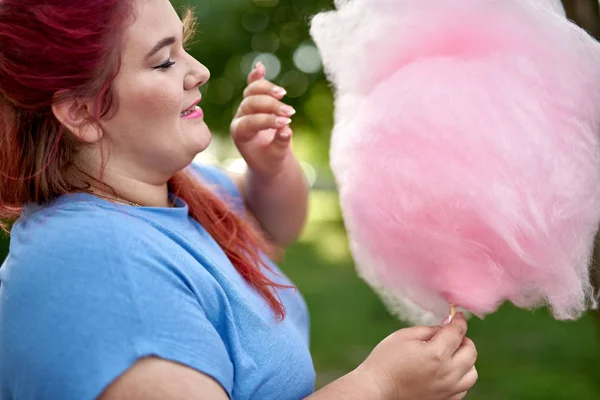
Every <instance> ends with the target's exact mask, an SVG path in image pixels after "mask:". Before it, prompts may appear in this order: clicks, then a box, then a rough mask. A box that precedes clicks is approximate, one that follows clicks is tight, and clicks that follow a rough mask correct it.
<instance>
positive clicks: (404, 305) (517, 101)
mask: <svg viewBox="0 0 600 400" xmlns="http://www.w3.org/2000/svg"><path fill="white" fill-rule="evenodd" d="M336 4H337V6H338V9H337V10H335V11H330V12H325V13H321V14H319V15H317V16H315V17H314V19H313V21H312V27H311V35H312V36H313V38H314V40H315V42H316V44H317V46H318V47H319V50H320V52H321V56H322V59H323V63H324V66H325V69H326V72H327V74H328V77H329V79H330V81H331V83H332V84H333V86H334V89H335V126H334V131H333V133H332V141H331V167H332V170H333V172H334V175H335V177H336V181H337V184H338V188H339V193H340V202H341V207H342V210H343V214H344V220H345V223H346V226H347V229H348V234H349V238H350V243H351V249H352V253H353V256H354V258H355V261H356V264H357V268H358V270H359V273H360V275H361V276H362V277H363V278H364V279H365V280H366V281H367V282H369V283H370V284H371V285H372V286H373V287H374V288H375V289H376V290H377V291H378V293H380V294H381V295H382V296H383V298H384V299H385V300H386V303H387V304H388V305H389V306H390V308H391V309H392V310H393V311H394V312H395V313H396V314H397V315H398V316H399V317H401V318H403V319H405V320H407V321H410V322H414V323H421V322H424V321H427V322H440V321H441V320H442V319H443V317H444V316H445V315H447V313H448V305H449V304H450V303H453V304H456V305H457V306H459V307H460V308H462V309H465V310H467V311H470V312H472V313H474V314H476V315H478V316H480V317H483V316H484V315H486V314H488V313H492V312H494V311H495V310H496V309H497V308H498V307H499V306H500V305H501V304H502V303H503V302H504V301H506V300H508V301H511V302H513V303H514V304H516V305H517V306H519V307H523V308H534V307H538V306H540V305H543V304H544V303H546V304H548V305H549V306H550V307H551V308H552V311H553V314H554V316H555V317H556V318H557V319H573V318H577V317H578V316H579V315H580V314H581V313H582V312H583V311H584V310H585V309H587V308H588V307H590V306H594V305H595V301H594V299H593V295H592V288H591V285H590V282H589V267H590V262H591V254H592V250H593V242H594V237H595V234H596V232H597V229H598V225H599V223H600V143H599V140H598V134H600V44H598V43H597V42H596V41H595V40H593V39H592V38H591V37H590V36H589V35H587V34H586V33H585V32H584V31H582V30H581V29H579V28H578V27H576V26H575V25H574V24H572V23H571V22H569V21H568V20H567V19H566V18H565V16H564V13H563V12H562V8H561V7H560V3H559V2H557V1H555V0H548V1H543V0H536V1H534V0H452V1H449V0H349V1H339V2H338V3H336Z"/></svg>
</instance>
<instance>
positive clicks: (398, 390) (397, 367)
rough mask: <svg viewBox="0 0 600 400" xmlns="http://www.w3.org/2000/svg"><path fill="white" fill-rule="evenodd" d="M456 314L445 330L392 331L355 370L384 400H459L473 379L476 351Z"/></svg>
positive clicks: (458, 315) (417, 328) (440, 328)
mask: <svg viewBox="0 0 600 400" xmlns="http://www.w3.org/2000/svg"><path fill="white" fill-rule="evenodd" d="M466 332H467V322H466V320H465V318H464V315H462V314H460V313H459V314H457V315H456V317H455V318H454V320H453V321H452V323H450V324H449V325H447V326H445V327H424V326H418V327H412V328H407V329H402V330H399V331H397V332H394V333H393V334H391V335H390V336H388V337H387V338H386V339H384V340H383V341H382V342H381V343H379V344H378V345H377V346H376V347H375V349H374V350H373V351H372V352H371V354H370V355H369V357H368V358H367V359H366V360H365V361H364V362H363V363H362V364H361V365H360V366H359V367H358V368H357V369H356V370H355V371H354V374H355V376H357V377H359V378H360V379H361V380H363V379H364V380H366V381H367V382H369V383H370V384H371V385H372V386H373V387H374V388H375V390H376V392H377V393H378V394H377V397H376V398H380V399H385V400H413V399H414V400H422V399H427V400H459V399H462V398H463V397H465V395H466V394H467V391H468V390H469V389H471V387H472V386H473V385H474V384H475V382H476V381H477V377H478V376H477V370H476V369H475V361H476V359H477V350H476V349H475V344H474V343H473V341H472V340H470V339H468V338H467V337H465V334H466Z"/></svg>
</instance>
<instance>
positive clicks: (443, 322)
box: [440, 315, 452, 326]
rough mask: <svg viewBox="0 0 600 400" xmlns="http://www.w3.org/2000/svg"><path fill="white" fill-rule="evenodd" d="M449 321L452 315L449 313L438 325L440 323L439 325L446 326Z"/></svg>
mask: <svg viewBox="0 0 600 400" xmlns="http://www.w3.org/2000/svg"><path fill="white" fill-rule="evenodd" d="M450 322H452V316H451V315H448V316H447V317H446V319H445V320H443V321H442V323H441V324H440V325H441V326H447V325H450Z"/></svg>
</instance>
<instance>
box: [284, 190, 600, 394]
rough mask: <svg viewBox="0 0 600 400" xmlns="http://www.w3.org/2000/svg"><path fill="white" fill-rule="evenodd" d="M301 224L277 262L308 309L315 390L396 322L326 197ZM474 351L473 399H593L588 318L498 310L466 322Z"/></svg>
mask: <svg viewBox="0 0 600 400" xmlns="http://www.w3.org/2000/svg"><path fill="white" fill-rule="evenodd" d="M311 201H312V207H311V209H312V211H311V217H310V222H309V225H308V227H307V229H306V232H305V234H304V235H303V237H302V239H301V241H300V242H299V243H297V244H295V245H293V246H292V247H291V248H290V249H289V250H288V252H287V255H286V260H285V261H284V262H283V263H282V264H281V265H282V268H283V269H284V270H285V272H286V274H288V275H289V276H290V277H291V278H292V279H293V280H294V282H295V284H296V285H297V286H298V287H299V289H300V290H301V291H302V293H303V295H304V297H305V298H306V301H307V302H308V305H309V308H310V310H311V321H312V337H311V349H312V353H313V358H314V362H315V367H316V369H317V373H318V382H317V383H318V385H319V386H322V385H324V384H326V383H328V382H330V381H331V380H333V379H336V378H337V377H339V376H341V375H343V374H344V373H346V372H348V371H350V370H351V369H353V368H354V367H356V366H357V365H358V364H359V363H360V362H361V361H362V360H364V358H365V357H366V356H367V355H368V354H369V352H370V350H371V349H372V348H373V347H374V346H375V345H376V344H377V343H378V342H379V341H380V340H381V339H383V338H384V337H385V336H387V335H388V334H390V333H391V332H393V331H394V330H396V329H399V328H401V327H402V325H401V324H400V323H399V322H398V321H397V320H396V319H394V318H393V317H392V316H391V315H390V314H389V313H388V312H387V310H386V309H385V307H384V306H383V305H382V303H381V301H380V300H379V298H378V297H377V296H376V295H375V294H374V293H373V291H372V290H371V289H370V288H369V287H368V286H367V285H366V284H365V283H364V282H363V281H362V280H360V279H359V278H358V277H357V275H356V273H355V270H354V265H353V262H352V259H351V257H350V254H349V251H348V246H347V242H346V235H345V231H344V229H343V226H342V224H341V222H340V218H339V210H338V209H337V199H336V197H335V195H334V194H331V193H323V192H321V193H319V192H317V193H313V196H312V199H311ZM469 337H471V338H472V339H473V340H474V341H475V343H476V344H477V346H478V351H479V360H478V364H477V366H478V371H479V376H480V378H479V381H478V383H477V385H476V387H475V388H474V390H472V391H471V392H470V394H469V396H467V398H468V399H475V400H476V399H481V400H521V399H523V400H538V399H539V400H563V399H565V400H566V399H578V400H587V399H589V400H597V399H600V367H599V365H600V351H599V343H598V341H597V338H598V335H597V332H596V329H595V325H594V320H593V318H592V317H591V316H585V317H583V318H581V319H580V320H578V321H576V322H558V321H555V320H554V319H553V318H552V317H551V316H550V315H549V313H548V311H547V310H545V309H540V310H536V311H533V312H532V311H525V310H519V309H517V308H515V307H513V306H510V305H506V306H504V307H502V308H501V309H500V310H499V311H498V312H496V313H495V314H493V315H490V316H488V317H486V318H485V319H484V320H479V319H472V320H471V321H470V322H469Z"/></svg>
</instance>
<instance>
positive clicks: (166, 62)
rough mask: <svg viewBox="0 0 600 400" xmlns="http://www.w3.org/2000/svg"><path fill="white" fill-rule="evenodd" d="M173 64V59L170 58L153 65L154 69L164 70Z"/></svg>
mask: <svg viewBox="0 0 600 400" xmlns="http://www.w3.org/2000/svg"><path fill="white" fill-rule="evenodd" d="M173 65H175V61H172V60H167V61H165V62H164V63H162V64H160V65H157V66H156V67H154V69H162V70H166V69H169V68H171V67H172V66H173Z"/></svg>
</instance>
